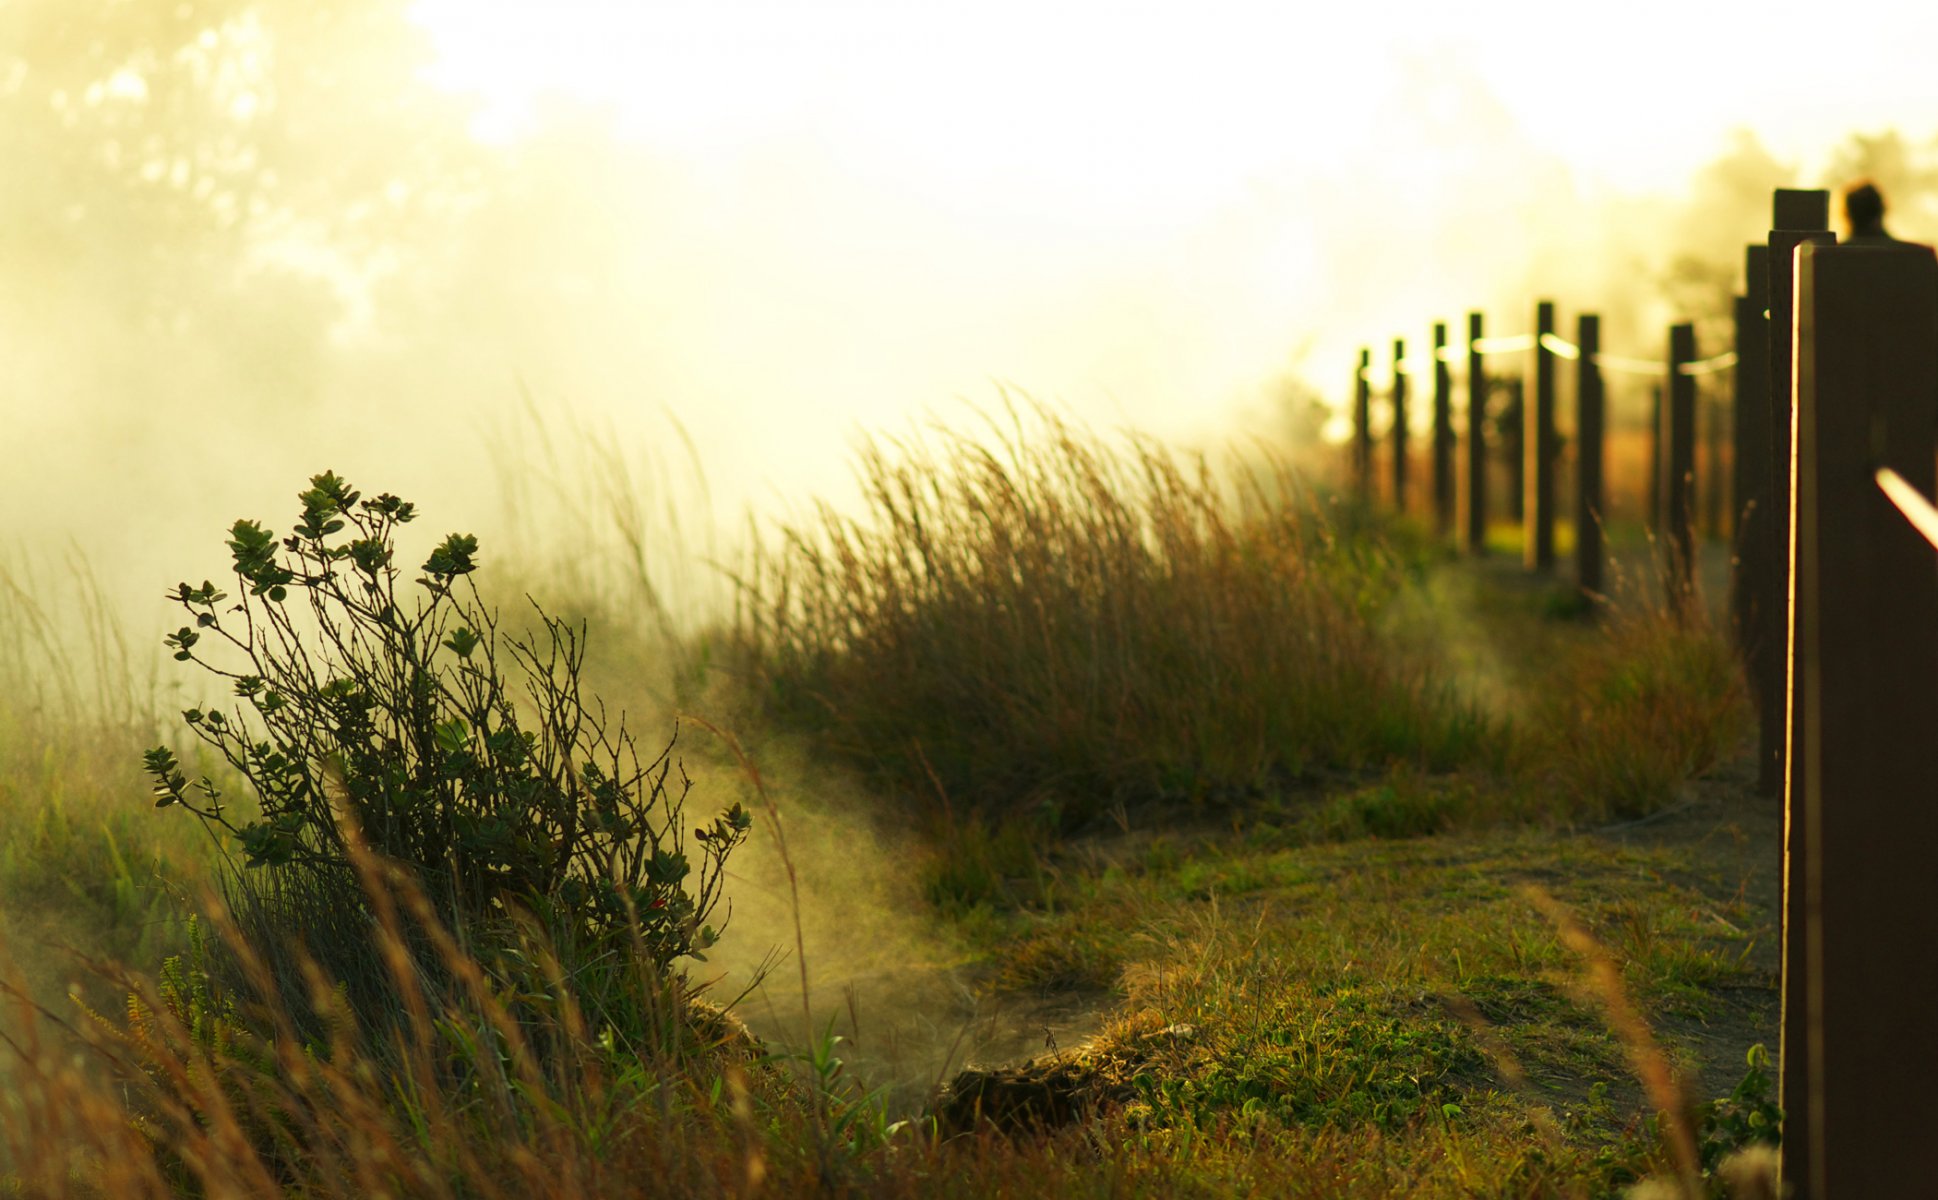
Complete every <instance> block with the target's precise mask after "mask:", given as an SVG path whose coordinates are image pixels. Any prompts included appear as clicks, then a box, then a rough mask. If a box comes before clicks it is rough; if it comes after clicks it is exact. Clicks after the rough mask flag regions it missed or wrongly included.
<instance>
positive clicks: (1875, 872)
mask: <svg viewBox="0 0 1938 1200" xmlns="http://www.w3.org/2000/svg"><path fill="white" fill-rule="evenodd" d="M1794 263H1795V267H1794V269H1795V289H1796V292H1795V294H1796V303H1795V310H1794V319H1795V323H1794V331H1793V332H1794V337H1795V344H1796V379H1795V393H1794V395H1795V404H1796V455H1795V458H1794V460H1793V462H1794V472H1795V473H1794V477H1793V480H1792V494H1793V495H1794V496H1795V507H1794V509H1793V514H1794V531H1795V532H1794V539H1793V543H1792V548H1793V552H1794V556H1795V557H1794V563H1795V579H1794V586H1793V588H1792V595H1793V596H1794V598H1795V599H1794V604H1795V608H1794V611H1793V614H1792V623H1793V625H1794V627H1795V630H1796V642H1795V645H1794V647H1793V649H1792V663H1793V670H1792V672H1791V684H1790V688H1789V697H1790V703H1791V705H1792V707H1793V709H1794V710H1795V711H1794V715H1795V716H1796V717H1797V718H1799V719H1798V721H1797V724H1796V726H1795V728H1796V729H1797V731H1798V733H1797V736H1798V738H1799V743H1800V744H1799V745H1797V746H1796V748H1795V752H1794V753H1793V755H1792V756H1791V758H1790V766H1789V773H1788V779H1787V788H1786V797H1785V810H1786V811H1785V827H1786V830H1787V831H1788V833H1789V858H1788V865H1789V874H1788V878H1787V879H1786V887H1787V888H1789V889H1794V890H1798V891H1801V893H1802V895H1803V920H1804V924H1805V933H1804V945H1805V953H1804V957H1803V960H1802V962H1801V963H1799V962H1797V961H1796V960H1795V959H1794V958H1793V956H1792V955H1791V953H1790V949H1791V948H1792V947H1793V946H1795V945H1796V941H1795V939H1793V938H1791V937H1790V936H1789V931H1788V930H1786V931H1785V939H1784V943H1785V951H1786V952H1785V956H1784V971H1783V1003H1784V1010H1785V1029H1786V1034H1787V1033H1788V1031H1789V1016H1790V1013H1791V1011H1792V1010H1793V1009H1799V1008H1800V1009H1802V1010H1803V1011H1804V1013H1805V1019H1804V1024H1803V1031H1804V1039H1805V1040H1804V1043H1803V1045H1802V1046H1798V1045H1796V1044H1795V1043H1790V1042H1786V1044H1785V1046H1784V1059H1785V1061H1784V1064H1783V1074H1784V1081H1785V1084H1786V1085H1789V1084H1790V1083H1791V1082H1792V1080H1793V1078H1794V1076H1793V1073H1792V1070H1791V1062H1790V1059H1791V1057H1792V1056H1793V1055H1795V1056H1796V1057H1798V1058H1800V1059H1802V1060H1804V1062H1805V1063H1806V1064H1807V1065H1806V1066H1805V1070H1804V1073H1803V1083H1804V1086H1803V1088H1802V1089H1801V1090H1800V1091H1791V1090H1786V1092H1785V1094H1784V1097H1783V1106H1784V1108H1785V1109H1786V1110H1787V1115H1786V1118H1785V1121H1784V1131H1783V1135H1784V1136H1783V1143H1784V1149H1783V1158H1784V1168H1783V1174H1784V1176H1785V1178H1786V1180H1789V1181H1791V1182H1792V1183H1793V1184H1795V1185H1798V1192H1799V1194H1800V1196H1801V1197H1802V1198H1803V1200H1841V1198H1843V1197H1864V1196H1912V1195H1930V1194H1931V1193H1932V1190H1933V1188H1934V1187H1938V1139H1934V1138H1933V1136H1932V1131H1933V1130H1934V1129H1938V1087H1934V1086H1933V1083H1932V1080H1933V1076H1934V1074H1938V1022H1934V1021H1933V1020H1932V1005H1933V997H1934V996H1938V905H1934V904H1933V903H1932V897H1931V876H1932V864H1933V860H1934V858H1938V804H1934V803H1933V799H1934V796H1933V793H1934V790H1938V738H1935V737H1933V731H1934V730H1938V620H1935V619H1934V618H1935V617H1938V552H1935V551H1934V550H1933V548H1932V546H1931V545H1930V544H1929V543H1927V542H1926V541H1925V540H1924V539H1923V537H1921V536H1920V535H1919V534H1918V533H1917V532H1916V531H1915V530H1914V529H1913V528H1912V527H1911V526H1910V524H1909V523H1908V522H1907V521H1906V520H1905V519H1904V517H1903V516H1902V515H1901V514H1900V513H1899V512H1898V511H1897V509H1896V508H1895V507H1894V506H1893V504H1892V503H1891V501H1890V500H1889V499H1887V498H1886V497H1885V496H1884V495H1883V494H1882V493H1881V492H1880V491H1879V489H1878V487H1877V485H1876V483H1875V482H1874V472H1875V471H1876V469H1877V468H1878V467H1880V466H1886V467H1890V468H1892V469H1894V470H1896V471H1897V472H1898V473H1899V474H1900V475H1902V476H1903V477H1904V479H1905V480H1906V481H1907V482H1909V483H1910V484H1911V485H1912V486H1913V487H1915V488H1917V489H1918V490H1919V491H1920V492H1922V493H1923V494H1925V495H1927V496H1929V495H1930V494H1931V491H1932V488H1933V484H1934V482H1935V480H1934V475H1935V474H1938V473H1935V472H1934V470H1933V447H1934V443H1935V442H1938V259H1934V257H1933V255H1932V251H1931V249H1930V248H1929V247H1926V246H1909V245H1903V246H1876V247H1873V246H1827V245H1814V244H1810V243H1809V242H1807V241H1806V242H1805V243H1804V244H1801V245H1799V246H1797V248H1796V251H1795V260H1794ZM1799 831H1801V834H1802V836H1801V838H1799V836H1798V834H1799ZM1800 842H1801V847H1800V846H1799V843H1800ZM1800 850H1801V853H1800ZM1795 912H1796V910H1795V909H1794V908H1792V909H1790V913H1791V915H1794V914H1795ZM1800 1051H1801V1053H1800ZM1793 1155H1794V1156H1795V1157H1796V1158H1801V1159H1802V1160H1804V1161H1802V1162H1797V1161H1794V1160H1793ZM1799 1168H1801V1169H1799Z"/></svg>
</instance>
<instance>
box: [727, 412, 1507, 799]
mask: <svg viewBox="0 0 1938 1200" xmlns="http://www.w3.org/2000/svg"><path fill="white" fill-rule="evenodd" d="M859 474H860V479H861V483H862V485H863V492H864V495H865V499H866V512H865V513H864V514H863V515H861V516H859V517H849V516H846V515H843V514H841V513H839V512H837V511H835V510H834V509H832V508H830V507H827V506H823V507H822V508H821V509H820V510H819V513H818V516H817V517H816V518H815V519H813V520H811V521H807V522H805V523H801V524H796V525H792V526H789V527H787V528H786V529H785V530H784V531H783V533H782V536H781V538H780V540H779V542H778V544H777V545H776V546H774V547H771V548H769V549H766V550H764V551H761V552H759V553H758V554H757V555H756V557H755V559H754V561H753V564H752V566H751V569H750V570H749V572H748V573H747V575H746V576H745V578H744V579H743V581H742V583H743V587H742V591H741V597H740V603H739V611H738V616H737V620H736V623H735V626H734V630H733V635H734V647H735V649H736V651H737V652H738V653H737V657H736V662H737V665H738V666H739V667H740V669H742V670H743V671H745V672H746V673H747V675H748V676H749V679H750V682H751V684H752V686H753V692H754V695H755V697H756V698H757V701H758V703H759V705H760V707H761V709H762V711H763V713H764V714H765V715H766V716H768V717H770V718H771V719H774V720H776V721H779V722H782V723H784V724H787V725H789V726H792V727H796V728H800V729H803V730H804V731H806V732H809V733H811V734H812V735H813V736H814V737H816V738H817V739H820V741H821V744H823V745H825V746H826V747H828V748H829V749H830V750H832V751H833V752H834V753H836V754H838V755H839V756H841V757H843V758H844V759H846V760H848V761H850V762H853V763H856V764H859V765H861V766H863V767H865V768H868V769H870V770H873V771H874V772H876V773H877V777H878V779H879V781H880V782H881V783H882V785H883V786H884V787H885V788H886V789H887V790H888V791H889V792H890V793H891V794H892V795H894V796H896V797H898V798H900V799H901V800H902V802H903V803H910V804H914V805H916V806H917V807H918V808H920V809H923V810H927V811H929V812H932V813H936V814H941V815H947V814H950V813H954V814H955V815H956V816H957V817H958V818H960V817H961V816H963V815H964V814H965V813H969V812H974V813H979V814H994V815H1010V814H1016V813H1021V812H1034V813H1047V814H1049V815H1051V816H1054V817H1057V818H1059V819H1060V820H1061V822H1062V823H1063V824H1064V825H1066V826H1068V825H1071V824H1074V823H1079V822H1081V821H1083V820H1085V819H1087V818H1091V817H1094V816H1096V815H1098V814H1100V813H1102V812H1105V811H1108V810H1110V809H1111V808H1112V807H1113V806H1115V805H1118V804H1126V803H1138V802H1143V801H1150V800H1170V799H1179V798H1194V797H1202V796H1207V795H1211V796H1220V795H1231V794H1240V795H1242V794H1245V793H1249V792H1258V791H1262V790H1265V789H1270V788H1273V787H1276V786H1278V785H1280V784H1282V783H1284V782H1285V781H1287V780H1289V779H1292V778H1294V777H1297V776H1299V775H1301V774H1303V773H1306V772H1309V771H1312V770H1315V769H1321V768H1341V767H1345V768H1350V767H1360V766H1367V765H1374V764H1388V763H1395V762H1406V763H1415V764H1418V765H1420V766H1423V767H1427V768H1444V767H1448V766H1451V765H1454V764H1457V763H1459V762H1461V761H1462V760H1464V759H1466V758H1468V757H1469V756H1471V755H1472V754H1473V753H1475V751H1476V749H1477V747H1478V746H1479V745H1480V744H1481V743H1482V742H1483V741H1484V740H1485V739H1486V738H1487V736H1488V729H1487V727H1486V725H1485V723H1484V721H1483V720H1482V718H1481V717H1480V716H1479V715H1478V713H1477V711H1476V709H1475V708H1474V707H1473V706H1472V705H1471V704H1469V703H1468V702H1467V701H1466V700H1464V699H1463V698H1462V697H1460V696H1459V695H1457V694H1456V693H1455V691H1454V690H1453V689H1452V688H1451V686H1450V685H1449V682H1448V680H1447V678H1446V676H1445V674H1444V673H1443V672H1442V671H1440V670H1439V669H1438V666H1437V664H1436V662H1435V661H1434V660H1433V658H1432V657H1431V656H1430V654H1429V653H1427V651H1426V649H1425V648H1423V647H1417V646H1415V647H1402V646H1401V645H1399V644H1398V643H1396V642H1395V641H1394V640H1392V639H1389V638H1385V637H1382V636H1381V634H1380V632H1379V628H1378V625H1379V614H1380V611H1381V609H1382V607H1383V606H1384V605H1385V604H1386V603H1387V602H1388V601H1389V599H1390V598H1391V597H1392V595H1393V594H1394V593H1395V592H1396V590H1397V589H1399V588H1401V587H1402V586H1404V575H1405V571H1404V569H1403V565H1402V563H1401V562H1400V561H1399V559H1398V557H1397V556H1396V555H1395V554H1394V553H1392V552H1391V551H1390V550H1389V549H1388V548H1386V547H1385V546H1383V545H1381V544H1379V543H1378V542H1376V541H1373V540H1369V539H1361V538H1340V537H1337V536H1335V533H1334V530H1333V528H1332V525H1331V524H1330V522H1329V521H1328V519H1327V517H1326V515H1325V513H1324V511H1323V510H1322V507H1321V505H1320V504H1319V503H1318V502H1317V501H1316V500H1315V499H1314V498H1313V497H1312V496H1311V495H1310V494H1308V493H1307V492H1306V490H1305V489H1304V488H1303V487H1301V486H1300V484H1299V482H1298V481H1297V480H1295V479H1294V478H1292V477H1291V475H1290V473H1289V472H1288V471H1286V470H1284V469H1277V468H1268V469H1265V470H1263V471H1229V472H1223V473H1221V472H1219V471H1218V470H1215V469H1214V468H1213V466H1212V465H1211V463H1210V462H1209V461H1208V460H1207V459H1205V458H1203V457H1187V456H1181V455H1177V454H1173V453H1171V452H1169V451H1167V450H1165V449H1163V448H1161V447H1159V446H1158V445H1156V444H1155V443H1153V442H1152V441H1150V440H1148V439H1144V438H1139V437H1135V436H1126V437H1124V438H1122V439H1120V440H1115V441H1107V440H1105V439H1103V438H1101V437H1099V436H1097V435H1095V434H1093V433H1091V432H1089V431H1088V430H1086V429H1083V428H1081V427H1079V426H1077V425H1075V424H1073V423H1071V422H1069V421H1067V420H1065V419H1063V418H1061V417H1059V416H1057V415H1056V414H1054V413H1053V412H1051V411H1049V410H1047V409H1045V408H1042V407H1030V408H1027V409H1025V410H1022V411H1018V410H1017V409H1016V408H1013V407H1012V408H1009V409H1006V410H1005V412H1004V413H1003V414H1002V415H1001V416H1000V417H997V416H990V417H987V418H986V419H985V421H984V424H983V427H982V428H981V429H979V430H977V431H975V432H963V431H959V430H949V429H941V430H938V431H937V432H936V433H935V434H934V436H933V437H932V438H929V439H926V440H923V439H911V440H907V441H894V440H890V441H877V442H874V443H871V444H869V445H868V446H867V447H866V449H865V450H864V452H863V454H862V457H861V461H860V467H859Z"/></svg>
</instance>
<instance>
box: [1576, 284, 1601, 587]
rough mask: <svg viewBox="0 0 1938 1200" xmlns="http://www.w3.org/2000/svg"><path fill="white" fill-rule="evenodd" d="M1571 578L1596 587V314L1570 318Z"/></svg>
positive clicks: (1598, 568)
mask: <svg viewBox="0 0 1938 1200" xmlns="http://www.w3.org/2000/svg"><path fill="white" fill-rule="evenodd" d="M1575 343H1576V344H1577V345H1578V346H1580V347H1581V357H1580V358H1577V359H1576V360H1575V584H1576V586H1578V587H1579V588H1580V589H1581V591H1582V594H1583V595H1586V596H1588V597H1590V598H1593V597H1596V596H1599V595H1601V591H1602V513H1603V511H1604V503H1603V500H1602V400H1603V397H1602V369H1601V365H1600V364H1599V363H1597V362H1596V361H1595V356H1596V355H1598V354H1600V353H1601V348H1602V319H1601V318H1600V317H1598V316H1593V315H1591V314H1588V313H1583V314H1581V315H1580V316H1578V317H1576V318H1575Z"/></svg>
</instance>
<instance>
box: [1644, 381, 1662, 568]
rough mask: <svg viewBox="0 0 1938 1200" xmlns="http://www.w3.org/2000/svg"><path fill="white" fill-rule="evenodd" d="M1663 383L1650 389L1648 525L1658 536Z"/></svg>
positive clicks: (1660, 532) (1660, 495)
mask: <svg viewBox="0 0 1938 1200" xmlns="http://www.w3.org/2000/svg"><path fill="white" fill-rule="evenodd" d="M1663 451H1664V439H1663V437H1662V385H1661V384H1659V383H1658V384H1656V385H1655V386H1653V387H1651V388H1650V389H1649V509H1648V512H1649V516H1648V526H1649V528H1650V529H1653V530H1655V532H1656V536H1657V537H1661V536H1663V533H1662V455H1663Z"/></svg>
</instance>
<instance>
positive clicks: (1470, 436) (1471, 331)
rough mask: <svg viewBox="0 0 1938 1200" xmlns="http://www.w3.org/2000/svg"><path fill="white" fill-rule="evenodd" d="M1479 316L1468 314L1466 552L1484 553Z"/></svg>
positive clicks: (1484, 380) (1484, 375)
mask: <svg viewBox="0 0 1938 1200" xmlns="http://www.w3.org/2000/svg"><path fill="white" fill-rule="evenodd" d="M1482 329H1483V325H1482V321H1481V314H1479V313H1477V312H1475V313H1468V314H1467V549H1468V550H1469V551H1471V552H1472V553H1474V554H1485V553H1487V368H1486V366H1485V364H1484V363H1482V361H1481V353H1480V338H1481V331H1482Z"/></svg>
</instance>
